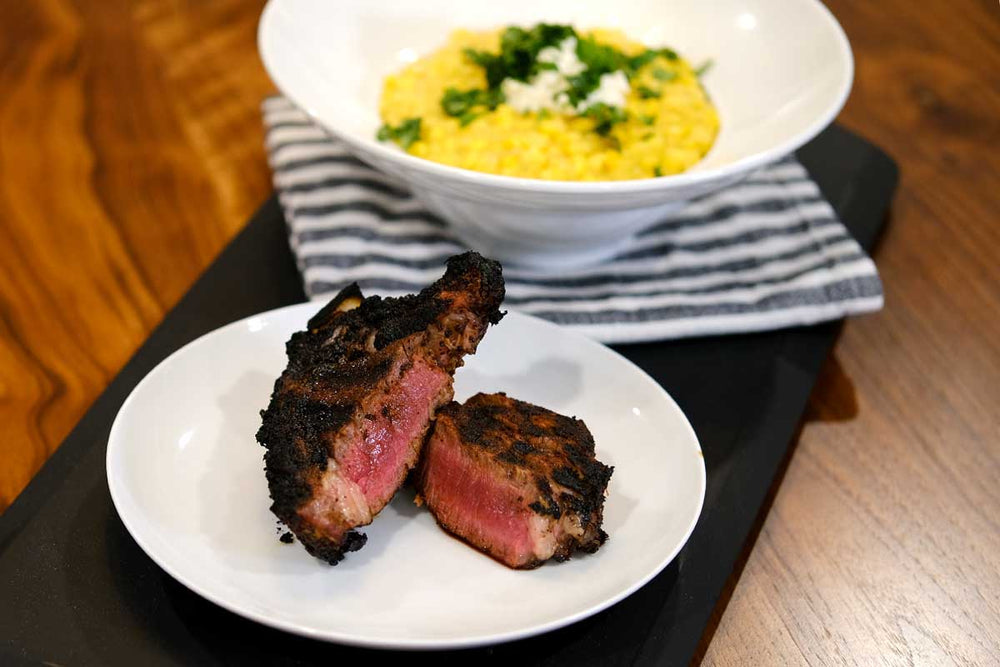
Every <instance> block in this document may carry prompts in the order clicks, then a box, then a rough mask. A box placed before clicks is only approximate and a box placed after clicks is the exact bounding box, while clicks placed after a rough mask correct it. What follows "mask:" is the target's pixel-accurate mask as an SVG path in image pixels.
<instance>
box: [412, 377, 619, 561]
mask: <svg viewBox="0 0 1000 667" xmlns="http://www.w3.org/2000/svg"><path fill="white" fill-rule="evenodd" d="M612 471H613V468H611V467H609V466H606V465H604V464H603V463H601V462H600V461H598V460H597V459H596V458H595V456H594V438H593V437H592V436H591V434H590V431H589V430H588V429H587V426H586V425H585V424H584V423H583V422H582V421H580V420H579V419H574V418H571V417H564V416H562V415H560V414H557V413H555V412H552V411H550V410H546V409H545V408H540V407H538V406H537V405H531V404H530V403H525V402H523V401H518V400H514V399H512V398H508V397H507V396H506V395H505V394H502V393H501V394H476V395H475V396H473V397H472V398H470V399H469V400H468V401H466V403H465V405H461V404H458V403H454V402H453V403H449V404H448V405H446V406H445V407H444V408H442V409H441V410H440V411H438V416H437V421H436V423H435V425H434V431H433V433H432V434H431V437H430V439H429V440H428V442H427V445H426V446H425V447H424V452H423V456H422V458H421V462H420V465H419V467H418V473H417V475H416V482H417V487H418V491H419V493H420V496H419V498H420V501H421V502H423V503H424V504H426V505H427V507H428V509H430V511H431V513H432V514H433V515H434V517H435V518H436V519H437V522H438V524H439V525H441V527H443V528H444V529H445V530H447V531H448V532H450V533H452V534H454V535H456V536H458V537H460V538H461V539H463V540H465V541H466V542H468V543H469V544H471V545H472V546H473V547H475V548H477V549H479V550H481V551H483V552H485V553H486V554H488V555H490V556H492V557H493V558H495V559H497V560H498V561H500V562H501V563H503V564H505V565H507V566H509V567H512V568H517V569H528V568H533V567H538V566H539V565H541V564H542V563H543V562H545V561H546V560H548V559H550V558H554V559H555V560H558V561H563V560H566V559H567V558H569V557H570V555H571V554H572V553H573V552H574V551H576V550H580V551H586V552H589V553H593V552H594V551H597V549H598V547H600V546H601V545H602V544H604V541H605V540H606V539H607V537H608V536H607V534H606V533H605V532H604V531H603V530H602V529H601V523H602V520H603V513H604V496H605V491H606V489H607V486H608V481H609V480H610V479H611V473H612Z"/></svg>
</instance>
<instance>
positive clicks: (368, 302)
mask: <svg viewBox="0 0 1000 667" xmlns="http://www.w3.org/2000/svg"><path fill="white" fill-rule="evenodd" d="M503 297H504V286H503V277H502V274H501V269H500V265H499V264H498V263H497V262H494V261H491V260H487V259H484V258H483V257H481V256H480V255H478V254H476V253H471V252H470V253H466V254H464V255H458V256H455V257H452V258H451V259H449V260H448V266H447V270H446V272H445V274H444V277H442V278H441V279H440V280H438V281H437V282H436V283H434V284H433V285H431V286H430V287H428V288H426V289H424V290H423V291H422V292H420V293H419V294H416V295H410V296H405V297H402V298H398V299H393V298H386V299H382V298H379V297H369V298H367V299H365V298H363V297H362V294H361V291H360V290H359V289H358V286H357V285H356V284H355V285H351V286H350V287H347V288H345V289H344V290H343V291H342V292H341V293H340V294H338V295H337V296H336V297H334V299H333V300H332V301H330V303H329V304H327V305H326V306H325V307H324V308H323V309H322V310H320V311H319V312H318V313H317V314H316V315H315V316H314V317H313V318H312V319H310V320H309V323H308V325H307V326H308V328H307V329H306V330H305V331H300V332H297V333H295V334H293V335H292V337H291V339H290V340H289V341H288V344H287V346H286V352H287V355H288V366H287V368H286V369H285V371H284V372H283V373H282V374H281V377H279V378H278V380H277V381H276V382H275V386H274V392H273V394H272V395H271V402H270V405H268V407H267V409H266V410H264V411H262V412H261V418H262V425H261V427H260V430H259V431H258V432H257V440H258V441H259V442H260V443H261V444H262V445H263V446H264V447H266V448H267V451H266V453H265V454H264V467H265V471H266V476H267V483H268V488H269V490H270V494H271V499H272V501H273V502H272V504H271V510H272V511H273V512H274V514H275V515H277V517H278V518H279V519H280V520H281V521H282V522H284V523H285V525H286V526H288V528H289V529H290V530H291V531H292V532H293V533H294V534H295V536H296V537H297V538H298V539H299V541H300V542H301V543H302V544H303V546H305V548H306V550H307V551H308V552H309V553H311V554H312V555H314V556H316V557H317V558H320V559H322V560H324V561H326V562H328V563H330V564H336V563H337V562H338V561H340V560H341V558H343V556H344V554H345V553H346V552H349V551H356V550H357V549H360V548H361V547H362V546H364V543H365V540H366V537H365V535H363V534H361V533H359V532H357V531H356V530H355V529H356V528H357V527H359V526H364V525H367V524H369V523H371V521H372V518H373V517H374V516H375V515H376V514H378V512H379V511H380V510H381V509H382V508H383V507H385V505H386V504H387V503H388V502H389V500H390V499H391V498H392V496H393V495H394V494H395V493H396V490H397V489H398V488H399V487H400V486H401V485H402V483H403V481H404V479H405V478H406V475H407V473H408V471H409V470H410V469H411V468H412V467H413V466H414V465H415V463H416V461H417V457H418V455H419V453H420V448H421V445H422V443H423V441H424V440H425V438H426V434H427V431H428V428H429V426H430V423H431V420H432V419H433V418H434V414H435V411H436V410H437V409H438V408H439V407H440V406H442V405H444V404H445V403H447V402H448V401H450V400H451V398H452V395H453V392H452V374H453V373H454V372H455V369H456V368H457V367H459V366H461V365H462V358H463V356H464V355H466V354H471V353H473V352H475V350H476V346H477V345H478V344H479V341H480V339H481V338H482V337H483V334H485V332H486V328H487V326H489V324H490V323H494V324H495V323H496V322H498V321H499V320H500V318H501V317H502V314H501V313H500V311H499V310H498V307H499V305H500V302H501V301H502V300H503Z"/></svg>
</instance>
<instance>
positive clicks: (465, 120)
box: [458, 111, 483, 127]
mask: <svg viewBox="0 0 1000 667" xmlns="http://www.w3.org/2000/svg"><path fill="white" fill-rule="evenodd" d="M482 115H483V114H482V112H480V113H476V112H475V111H467V112H465V113H463V114H462V115H461V116H459V117H458V124H459V125H460V126H461V127H465V126H466V125H468V124H469V123H471V122H472V121H474V120H476V119H477V118H479V117H480V116H482Z"/></svg>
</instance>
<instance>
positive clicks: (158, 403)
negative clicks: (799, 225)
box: [107, 304, 705, 648]
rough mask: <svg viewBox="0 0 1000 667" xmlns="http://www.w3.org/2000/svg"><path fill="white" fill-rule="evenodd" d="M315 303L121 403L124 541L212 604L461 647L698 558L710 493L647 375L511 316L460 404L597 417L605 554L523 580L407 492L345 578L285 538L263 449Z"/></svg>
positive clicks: (116, 449)
mask: <svg viewBox="0 0 1000 667" xmlns="http://www.w3.org/2000/svg"><path fill="white" fill-rule="evenodd" d="M317 308H318V306H317V305H316V304H303V305H299V306H292V307H289V308H282V309H280V310H274V311H271V312H268V313H264V314H262V315H258V316H255V317H250V318H247V319H245V320H242V321H239V322H235V323H233V324H230V325H228V326H226V327H223V328H221V329H219V330H217V331H215V332H213V333H210V334H208V335H206V336H203V337H202V338H199V339H198V340H196V341H194V342H193V343H191V344H189V345H187V346H186V347H184V348H182V349H181V350H179V351H177V352H176V353H174V354H173V355H171V356H170V357H169V358H167V359H166V360H165V361H163V362H162V363H161V364H160V365H159V366H157V367H156V368H155V369H154V370H153V371H152V372H151V373H150V374H149V375H148V376H147V377H146V378H145V379H144V380H143V381H142V382H140V383H139V385H138V386H137V387H136V388H135V390H134V391H133V392H132V394H131V395H130V396H129V398H128V399H127V400H126V401H125V403H124V405H122V408H121V411H120V412H119V414H118V417H117V419H116V420H115V423H114V426H113V427H112V429H111V438H110V441H109V443H108V453H107V473H108V486H109V487H110V490H111V497H112V499H113V501H114V503H115V507H117V509H118V513H119V515H120V516H121V518H122V521H123V522H124V524H125V526H126V528H127V529H128V531H129V532H130V533H131V534H132V536H133V537H134V538H135V540H136V542H138V544H139V546H141V547H142V548H143V549H144V550H145V551H146V553H147V554H149V556H150V558H152V559H153V560H154V561H155V562H156V563H157V564H158V565H159V566H160V567H162V568H163V569H164V570H166V571H167V572H168V573H169V574H170V575H171V576H173V577H174V578H176V579H177V580H178V581H180V582H181V583H183V584H184V585H186V586H188V587H189V588H190V589H192V590H193V591H195V592H197V593H199V594H200V595H202V596H204V597H205V598H207V599H209V600H211V601H212V602H215V603H216V604H219V605H221V606H223V607H225V608H226V609H229V610H231V611H233V612H236V613H237V614H240V615H242V616H245V617H247V618H250V619H253V620H255V621H259V622H261V623H264V624H266V625H270V626H273V627H276V628H280V629H283V630H287V631H290V632H294V633H297V634H301V635H305V636H308V637H315V638H318V639H325V640H330V641H337V642H343V643H349V644H357V645H363V646H376V647H391V648H445V647H452V648H455V647H464V646H476V645H482V644H489V643H494V642H501V641H507V640H512V639H517V638H521V637H527V636H530V635H534V634H538V633H541V632H545V631H547V630H552V629H555V628H558V627H561V626H564V625H568V624H569V623H572V622H574V621H577V620H579V619H582V618H584V617H586V616H589V615H591V614H594V613H596V612H598V611H600V610H601V609H604V608H605V607H608V606H609V605H611V604H614V603H615V602H617V601H618V600H621V599H622V598H624V597H625V596H627V595H629V594H630V593H632V592H633V591H635V590H636V589H637V588H639V587H640V586H642V585H643V584H644V583H645V582H647V581H648V580H649V579H651V578H652V577H653V576H654V575H656V574H657V573H658V572H659V571H660V570H661V569H663V567H664V566H666V564H667V563H669V562H670V560H671V559H673V558H674V556H675V555H676V554H677V552H678V551H679V550H680V548H681V547H682V546H683V545H684V543H685V541H686V540H687V538H688V536H689V535H690V533H691V531H692V529H693V528H694V525H695V522H696V521H697V519H698V515H699V513H700V512H701V506H702V501H703V499H704V494H705V466H704V462H703V459H702V454H701V449H700V447H699V446H698V440H697V438H696V437H695V434H694V432H693V431H692V429H691V426H690V425H689V424H688V422H687V420H686V419H685V417H684V415H683V414H682V413H681V411H680V409H679V408H678V407H677V405H676V404H675V403H674V402H673V400H672V399H671V398H670V397H669V396H668V395H667V394H666V392H664V391H663V389H661V388H660V387H659V385H657V384H656V382H655V381H653V380H652V379H651V378H650V377H649V376H647V375H646V374H645V373H643V372H642V371H641V370H639V369H638V368H637V367H636V366H634V365H633V364H632V363H630V362H629V361H627V360H625V359H624V358H622V357H621V356H619V355H618V354H616V353H614V352H612V351H611V350H609V349H608V348H606V347H604V346H602V345H600V344H598V343H595V342H593V341H591V340H589V339H587V338H584V337H583V336H580V335H577V334H573V333H571V332H568V331H565V330H563V329H560V328H559V327H557V326H555V325H553V324H550V323H547V322H544V321H542V320H539V319H535V318H533V317H529V316H526V315H520V314H518V313H510V314H508V316H507V317H506V318H505V319H504V320H503V321H502V322H501V323H500V324H499V325H498V326H496V327H494V328H493V329H491V331H490V332H489V333H488V334H487V336H486V338H485V339H484V341H483V343H482V345H481V346H480V348H479V352H478V353H477V354H476V355H475V356H474V357H469V358H467V363H466V366H465V367H464V368H461V369H459V371H458V373H457V374H456V398H457V399H459V400H464V399H465V398H467V397H468V396H470V395H471V394H473V393H475V392H477V391H481V390H482V391H506V392H508V393H509V394H510V395H512V396H516V397H518V398H520V399H523V400H527V401H531V402H534V403H537V404H539V405H542V406H545V407H547V408H551V409H553V410H557V411H559V412H562V413H565V414H570V415H576V416H579V417H581V418H582V419H584V420H585V421H586V423H587V425H588V426H589V427H590V429H591V431H592V432H593V435H594V438H595V441H596V443H597V455H598V458H600V459H601V460H602V461H604V462H605V463H608V464H610V465H613V466H615V472H614V475H613V476H612V478H611V484H610V487H609V496H608V499H607V502H606V507H605V521H604V527H605V529H606V530H607V532H608V533H609V535H610V539H609V540H608V542H607V543H606V544H605V545H604V546H603V547H602V548H601V550H600V551H598V552H597V553H596V554H593V555H585V556H582V557H579V558H574V559H573V560H570V561H568V562H565V563H559V564H554V563H553V564H548V565H545V566H543V567H541V568H539V569H537V570H532V571H527V572H521V571H513V570H509V569H507V568H506V567H504V566H502V565H500V564H498V563H497V562H495V561H493V560H492V559H490V558H488V557H486V556H484V555H482V554H480V553H479V552H477V551H475V550H473V549H471V548H469V547H468V546H465V545H464V544H462V543H461V542H459V541H458V540H455V539H453V538H451V537H449V536H447V535H446V534H445V533H444V532H443V531H441V530H440V529H439V528H438V527H437V525H436V524H435V523H434V520H433V518H432V517H431V515H430V514H429V513H428V512H426V511H425V510H422V509H420V508H417V507H416V506H415V505H414V504H413V502H412V501H413V493H412V491H410V490H409V489H408V488H404V489H403V490H402V491H401V492H400V493H399V494H398V495H397V497H396V498H395V499H394V500H393V501H392V503H390V505H389V506H388V507H386V509H385V510H383V511H382V513H381V514H380V515H379V516H378V517H377V518H376V520H375V522H374V523H373V524H372V525H371V526H368V527H367V528H365V529H364V530H365V532H366V533H367V534H368V543H367V545H366V546H365V547H364V548H363V549H362V550H361V551H358V552H355V553H351V554H348V556H347V558H346V559H345V560H344V561H342V562H341V563H340V564H339V565H337V566H336V567H330V566H328V565H326V564H324V563H322V562H320V561H318V560H316V559H315V558H312V557H311V556H309V555H308V554H307V553H306V552H305V550H304V549H303V548H302V547H301V546H300V545H299V544H292V545H286V544H282V543H281V542H279V540H278V534H277V532H276V520H275V518H274V516H273V515H272V514H271V512H270V511H269V510H268V506H269V504H270V499H269V498H268V493H267V484H266V482H265V480H264V472H263V462H262V456H263V449H262V448H261V447H260V446H259V445H258V444H257V443H256V441H255V440H254V433H255V432H256V430H257V428H258V426H259V424H260V417H259V411H260V409H261V408H263V407H265V406H266V405H267V402H268V398H269V396H270V393H271V389H272V387H273V384H274V380H275V378H276V377H277V376H278V375H279V374H280V373H281V371H282V369H283V368H284V366H285V355H284V346H285V341H286V340H287V339H288V338H289V336H290V335H291V334H292V332H294V331H297V330H299V329H302V328H304V326H305V323H306V321H307V319H308V318H309V316H310V315H312V314H313V313H314V312H315V311H316V310H317Z"/></svg>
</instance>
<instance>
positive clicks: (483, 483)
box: [421, 423, 551, 567]
mask: <svg viewBox="0 0 1000 667" xmlns="http://www.w3.org/2000/svg"><path fill="white" fill-rule="evenodd" d="M421 470H422V475H423V478H424V480H426V481H425V483H424V484H423V485H422V487H421V496H422V498H423V502H425V503H426V504H427V505H428V507H434V508H435V514H436V518H437V520H438V522H439V523H441V525H443V526H445V527H446V528H448V529H449V530H451V532H453V533H455V534H456V535H458V536H459V537H462V538H464V539H466V540H468V541H470V542H472V543H474V544H478V545H488V546H487V548H485V549H484V550H485V551H486V552H487V553H489V554H491V555H492V556H494V557H495V558H497V559H498V560H500V561H501V562H504V563H507V564H510V565H511V566H512V567H517V566H518V565H522V564H525V563H528V562H531V561H532V560H534V559H535V557H536V556H535V544H534V541H533V540H532V534H531V533H532V531H531V517H532V512H530V510H528V508H527V507H526V505H525V503H524V496H525V494H526V493H530V492H531V489H530V488H524V487H523V486H520V485H518V484H517V483H516V482H515V481H514V480H511V479H507V478H506V477H505V476H504V475H502V474H498V471H497V470H496V469H495V468H491V467H490V466H489V465H484V464H483V463H482V462H479V461H477V460H476V459H475V458H474V457H471V456H468V455H467V454H466V452H465V451H464V450H463V448H462V447H461V445H460V443H459V442H458V433H457V432H456V431H455V429H454V428H453V427H452V425H451V424H450V423H442V424H440V425H439V426H438V427H436V428H435V430H434V435H433V436H432V437H431V439H430V440H429V441H428V443H427V445H426V446H425V448H424V453H423V459H422V461H421ZM550 555H551V554H550Z"/></svg>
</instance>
